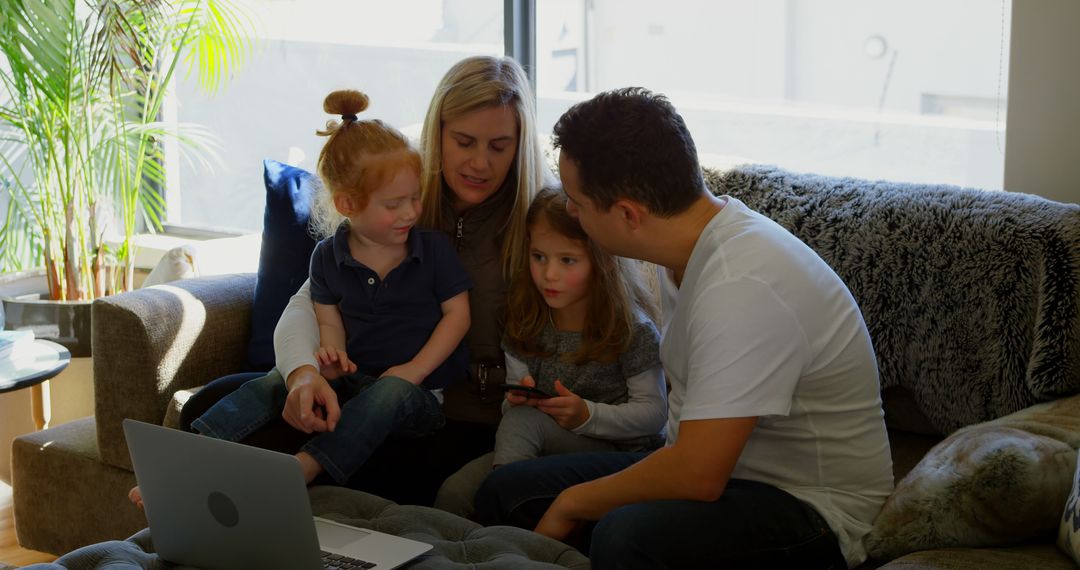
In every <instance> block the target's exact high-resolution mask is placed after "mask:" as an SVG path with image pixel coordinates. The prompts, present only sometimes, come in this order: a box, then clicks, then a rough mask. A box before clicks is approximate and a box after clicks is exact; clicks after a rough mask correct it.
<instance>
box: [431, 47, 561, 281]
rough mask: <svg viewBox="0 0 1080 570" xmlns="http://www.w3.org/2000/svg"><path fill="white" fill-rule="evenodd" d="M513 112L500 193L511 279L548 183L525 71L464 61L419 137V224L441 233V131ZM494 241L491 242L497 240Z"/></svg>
mask: <svg viewBox="0 0 1080 570" xmlns="http://www.w3.org/2000/svg"><path fill="white" fill-rule="evenodd" d="M500 106H508V107H511V108H512V109H513V110H514V112H515V113H516V115H517V126H518V142H517V149H516V154H515V157H514V166H512V167H511V170H510V172H509V173H508V174H507V176H506V181H505V182H504V183H503V187H502V188H500V189H499V192H502V191H504V190H507V189H508V188H507V187H509V186H512V188H509V191H511V192H513V193H514V201H513V207H512V209H511V212H510V217H509V218H508V219H507V220H506V224H505V226H503V228H502V231H501V235H502V237H501V239H502V241H503V273H504V275H506V276H507V278H509V277H510V276H512V275H513V274H514V272H515V271H516V269H517V268H518V267H520V266H522V265H523V264H524V263H525V253H524V252H525V249H524V247H523V244H524V243H525V213H526V210H527V209H528V207H529V203H530V202H531V201H532V197H533V195H535V193H536V190H537V189H538V188H540V187H541V186H543V185H544V184H545V183H547V182H549V181H551V180H552V177H551V173H550V172H549V171H548V170H547V163H546V162H545V160H544V154H543V149H542V148H541V147H540V143H539V140H538V139H539V131H538V130H537V127H536V104H535V102H534V98H533V93H532V89H531V88H530V86H529V80H528V78H527V77H526V76H525V71H524V70H522V69H521V66H520V65H518V63H517V62H516V61H514V60H513V59H511V58H509V57H491V56H475V57H469V58H465V59H463V60H461V61H459V62H458V63H456V64H455V65H454V66H453V67H451V68H450V70H449V71H447V72H446V75H444V76H443V78H442V81H440V82H439V86H438V87H437V88H436V89H435V95H434V96H433V97H432V99H431V105H430V106H429V107H428V112H427V117H426V118H425V119H424V129H423V133H422V134H421V137H420V141H421V142H420V147H421V148H422V149H423V158H424V169H423V175H422V178H421V181H420V188H421V195H422V201H423V207H424V212H423V214H422V215H421V219H420V224H421V225H423V226H425V227H429V228H439V229H443V230H450V228H447V227H443V226H444V225H445V223H444V222H443V219H442V215H443V214H442V202H443V171H442V127H443V124H444V123H445V122H446V121H452V120H455V119H458V118H460V117H462V116H464V115H467V114H469V113H472V112H475V111H479V110H482V109H486V108H489V107H500ZM497 237H498V236H492V239H497Z"/></svg>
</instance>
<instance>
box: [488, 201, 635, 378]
mask: <svg viewBox="0 0 1080 570" xmlns="http://www.w3.org/2000/svg"><path fill="white" fill-rule="evenodd" d="M541 221H544V222H546V223H547V224H548V226H549V227H551V229H552V230H554V231H555V232H556V233H558V234H559V235H562V236H563V237H566V238H567V239H570V240H573V241H575V242H578V243H580V244H581V245H582V246H583V247H584V248H585V250H586V251H587V252H588V255H589V261H590V263H591V265H592V271H591V272H590V273H589V281H588V283H589V289H588V293H587V294H586V298H587V299H588V303H589V304H588V309H587V312H586V316H585V329H584V330H583V331H582V333H581V347H580V348H579V349H578V350H577V352H574V353H570V354H565V355H563V357H564V358H565V359H567V360H568V361H570V362H573V363H574V364H576V365H581V364H584V363H586V362H590V361H597V362H614V361H615V360H617V359H618V358H619V356H620V355H621V354H623V353H624V352H626V350H627V349H628V348H629V347H630V342H631V341H632V340H633V331H634V324H635V323H636V322H637V321H638V320H639V316H638V315H639V314H644V315H646V316H648V317H649V318H652V319H654V320H655V318H656V309H655V305H654V304H653V298H652V296H651V294H650V292H649V291H648V288H647V287H646V285H645V281H644V273H643V269H642V266H640V265H639V264H638V263H637V262H635V261H633V260H630V259H626V258H623V257H618V256H615V255H611V254H608V253H605V252H604V251H603V250H601V249H600V248H599V247H597V245H596V243H595V242H593V241H592V240H590V239H589V236H588V234H586V233H585V230H583V229H582V228H581V224H579V223H578V221H577V220H576V219H574V218H573V217H572V216H571V215H570V214H569V213H568V212H567V211H566V194H564V193H563V192H562V190H560V189H557V188H550V187H549V188H544V189H543V190H541V191H540V193H539V194H537V196H536V198H535V199H533V202H532V205H530V206H529V209H528V212H527V215H526V227H527V228H528V230H529V231H532V229H533V228H535V227H536V224H538V223H540V222H541ZM524 250H525V251H524V253H523V255H525V256H527V255H528V250H529V242H528V239H526V242H525V244H524ZM508 293H509V294H508V299H507V307H506V311H507V314H506V342H507V344H508V345H509V346H510V348H512V349H513V350H515V351H516V352H518V353H520V354H522V355H525V356H543V357H547V356H552V354H551V353H548V352H546V351H545V350H544V349H543V347H541V346H540V345H539V344H538V343H537V339H539V338H540V333H541V332H542V331H543V330H544V327H545V326H546V325H547V324H548V323H551V322H553V318H552V315H551V308H550V307H548V305H547V303H546V302H544V298H543V297H542V296H541V295H540V291H539V290H537V288H536V285H535V284H534V283H533V280H532V274H531V272H530V271H529V265H528V263H525V264H523V266H522V267H520V268H518V270H517V271H516V272H515V273H514V276H513V278H512V279H511V280H510V290H509V292H508Z"/></svg>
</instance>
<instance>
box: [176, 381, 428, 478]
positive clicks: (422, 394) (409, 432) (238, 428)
mask: <svg viewBox="0 0 1080 570" xmlns="http://www.w3.org/2000/svg"><path fill="white" fill-rule="evenodd" d="M330 386H331V387H332V388H333V389H334V392H336V393H337V397H338V402H339V403H340V404H341V419H340V421H338V424H337V427H336V429H335V430H334V431H332V432H325V433H320V434H317V435H315V436H314V437H312V438H311V439H310V440H309V441H308V442H307V443H305V444H304V446H303V447H302V448H301V450H302V451H304V452H307V453H308V454H310V455H311V456H312V457H314V458H315V460H316V461H318V462H319V464H320V465H322V467H323V469H324V470H325V471H326V472H327V473H328V474H329V475H330V476H331V477H333V479H334V481H336V482H337V483H339V484H344V483H346V482H347V481H348V480H349V478H350V477H352V475H353V474H354V473H356V471H357V470H358V469H359V468H360V466H361V465H363V464H364V463H366V462H367V460H368V458H369V457H371V454H372V453H373V452H374V451H375V448H377V447H378V446H380V445H382V443H383V441H385V440H386V438H388V437H389V436H391V435H396V436H399V437H410V438H415V437H421V436H425V435H431V434H432V433H435V431H437V430H438V429H439V428H441V427H442V426H443V423H444V421H445V420H444V418H443V414H442V407H441V406H440V405H439V401H438V400H437V399H436V398H435V396H434V395H433V394H432V393H431V392H430V391H428V390H426V389H424V388H421V387H419V386H417V385H415V384H413V383H411V382H409V381H408V380H404V379H402V378H398V377H396V376H384V377H382V378H376V377H374V376H367V375H364V374H352V375H349V376H343V377H341V378H338V379H337V380H334V381H332V382H330ZM286 396H288V391H287V390H286V389H285V379H284V378H282V377H281V374H280V373H278V371H277V370H271V371H270V373H269V374H267V375H266V376H263V377H262V378H256V379H254V380H248V381H247V382H245V383H244V385H243V386H241V387H240V388H238V389H236V390H234V391H233V392H232V393H231V394H229V395H228V396H225V397H224V398H222V399H220V400H218V402H217V403H216V404H214V405H213V406H211V407H210V409H209V410H207V411H206V413H205V414H203V415H201V416H199V417H198V418H196V419H195V420H194V421H193V422H192V424H191V427H193V428H195V430H197V431H198V432H199V433H202V434H203V435H208V436H210V437H214V438H217V439H224V440H228V441H239V440H241V439H243V438H245V437H247V436H248V435H250V434H251V433H252V432H255V431H256V430H258V429H259V428H261V427H262V426H264V425H266V424H267V423H268V422H269V421H270V420H272V419H276V418H279V417H281V411H282V410H283V409H284V408H285V398H286Z"/></svg>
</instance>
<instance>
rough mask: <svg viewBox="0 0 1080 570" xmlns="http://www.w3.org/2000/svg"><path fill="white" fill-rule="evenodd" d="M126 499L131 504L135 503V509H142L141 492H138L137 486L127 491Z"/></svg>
mask: <svg viewBox="0 0 1080 570" xmlns="http://www.w3.org/2000/svg"><path fill="white" fill-rule="evenodd" d="M128 499H129V500H130V501H131V502H132V503H135V506H136V507H139V508H140V509H141V508H143V502H142V492H140V491H139V486H138V485H136V486H134V487H132V488H131V490H130V491H128Z"/></svg>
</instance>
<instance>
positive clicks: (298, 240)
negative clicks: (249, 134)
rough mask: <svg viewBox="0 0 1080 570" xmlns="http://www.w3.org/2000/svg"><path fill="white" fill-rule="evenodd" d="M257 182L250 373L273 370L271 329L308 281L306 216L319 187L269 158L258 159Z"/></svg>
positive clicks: (312, 246)
mask: <svg viewBox="0 0 1080 570" xmlns="http://www.w3.org/2000/svg"><path fill="white" fill-rule="evenodd" d="M263 180H264V182H265V183H266V212H265V213H264V214H263V234H262V252H261V253H260V254H259V273H258V275H257V277H256V280H255V298H254V300H253V302H252V307H251V341H250V342H249V344H248V364H250V365H251V368H252V369H254V370H270V369H271V368H273V367H274V327H275V326H277V322H278V319H279V318H281V313H282V311H284V310H285V305H287V304H288V302H289V297H292V296H293V294H294V293H296V291H297V289H299V288H300V286H301V285H303V284H304V280H305V279H307V277H308V264H309V262H310V259H311V251H312V250H313V249H315V242H316V240H315V238H313V237H312V236H311V234H310V233H309V232H308V217H309V215H310V214H311V199H312V196H313V195H314V193H315V191H316V189H317V188H318V185H319V180H318V178H316V177H315V175H313V174H311V173H310V172H308V171H306V170H303V169H301V168H296V167H295V166H289V165H287V164H284V163H281V162H278V161H276V160H270V159H266V160H264V161H263Z"/></svg>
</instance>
